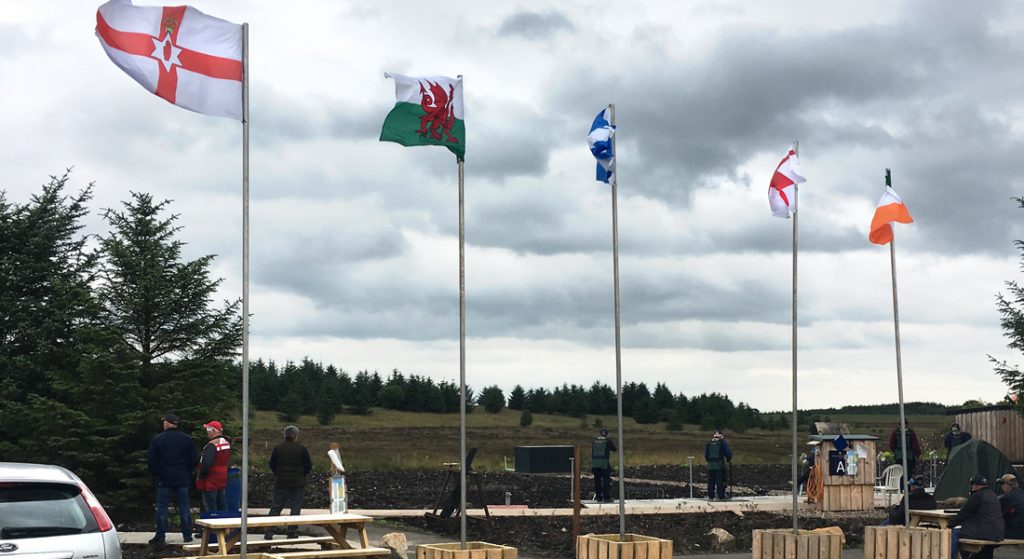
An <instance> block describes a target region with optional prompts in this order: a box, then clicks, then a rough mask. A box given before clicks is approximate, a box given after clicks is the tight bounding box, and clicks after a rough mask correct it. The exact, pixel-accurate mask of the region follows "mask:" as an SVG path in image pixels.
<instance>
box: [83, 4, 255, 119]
mask: <svg viewBox="0 0 1024 559" xmlns="http://www.w3.org/2000/svg"><path fill="white" fill-rule="evenodd" d="M96 36H97V37H99V39H100V44H102V45H103V50H105V51H107V56H109V57H110V59H111V60H113V61H114V64H117V65H118V66H119V67H120V68H121V69H122V70H124V71H125V72H127V73H128V75H129V76H131V77H132V79H134V80H135V81H137V82H139V84H141V85H142V87H145V88H146V89H148V90H149V91H150V92H152V93H155V94H156V95H157V96H159V97H162V98H164V99H166V100H167V101H169V102H171V103H174V104H175V105H178V106H179V107H183V108H186V109H188V110H190V111H195V112H197V113H203V114H207V115H214V116H226V117H230V118H234V119H236V120H241V119H242V26H241V25H237V24H234V23H231V22H229V21H224V20H223V19H218V18H215V17H211V16H208V15H206V14H204V13H203V12H200V11H199V10H197V9H195V8H193V7H191V6H168V7H159V6H133V5H132V2H131V0H110V1H109V2H107V3H106V4H103V5H102V6H100V7H99V9H98V10H97V11H96Z"/></svg>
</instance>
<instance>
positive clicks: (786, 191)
mask: <svg viewBox="0 0 1024 559" xmlns="http://www.w3.org/2000/svg"><path fill="white" fill-rule="evenodd" d="M806 181H807V179H805V178H804V177H803V173H802V172H801V171H800V158H799V157H797V155H796V150H794V149H793V148H789V153H787V154H786V156H785V157H783V158H782V161H780V162H779V166H778V167H776V168H775V174H773V175H772V181H771V183H770V184H769V185H768V204H770V205H771V207H772V215H774V216H775V217H784V218H786V219H789V218H790V217H792V215H793V213H794V212H796V206H795V205H794V202H796V200H795V198H794V196H795V191H796V185H797V184H800V183H802V182H806Z"/></svg>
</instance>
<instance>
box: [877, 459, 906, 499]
mask: <svg viewBox="0 0 1024 559" xmlns="http://www.w3.org/2000/svg"><path fill="white" fill-rule="evenodd" d="M902 480H903V466H901V465H900V464H893V465H892V466H889V467H888V468H886V469H884V470H882V475H881V476H880V477H879V478H878V481H877V483H878V485H876V486H875V492H876V493H882V494H883V495H885V508H889V507H891V506H892V496H893V494H895V493H900V492H901V490H900V484H901V482H902Z"/></svg>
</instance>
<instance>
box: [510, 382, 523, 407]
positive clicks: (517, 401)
mask: <svg viewBox="0 0 1024 559" xmlns="http://www.w3.org/2000/svg"><path fill="white" fill-rule="evenodd" d="M525 405H526V391H525V390H523V387H522V386H521V385H518V384H517V385H515V387H513V388H512V392H511V393H509V395H508V409H510V410H521V409H523V406H525Z"/></svg>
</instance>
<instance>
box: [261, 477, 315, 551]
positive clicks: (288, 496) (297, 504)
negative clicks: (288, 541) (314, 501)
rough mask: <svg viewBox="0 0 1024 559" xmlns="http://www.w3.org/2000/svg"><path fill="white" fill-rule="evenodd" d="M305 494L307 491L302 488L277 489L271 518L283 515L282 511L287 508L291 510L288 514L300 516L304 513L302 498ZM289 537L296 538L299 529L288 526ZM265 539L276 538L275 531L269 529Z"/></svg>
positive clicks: (271, 508) (271, 509)
mask: <svg viewBox="0 0 1024 559" xmlns="http://www.w3.org/2000/svg"><path fill="white" fill-rule="evenodd" d="M304 494H305V489H304V488H302V487H300V488H298V489H275V490H274V506H273V507H270V516H277V515H279V514H281V511H282V510H284V508H285V507H286V506H287V507H288V508H289V509H290V510H289V512H288V514H292V515H295V514H299V513H301V512H302V497H303V496H304ZM287 530H288V537H289V538H294V537H296V536H297V535H298V533H299V527H298V526H295V525H294V524H293V525H291V526H288V528H287ZM263 535H264V537H265V538H267V539H270V538H272V537H274V529H273V528H267V531H266V532H265V533H264V534H263Z"/></svg>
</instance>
